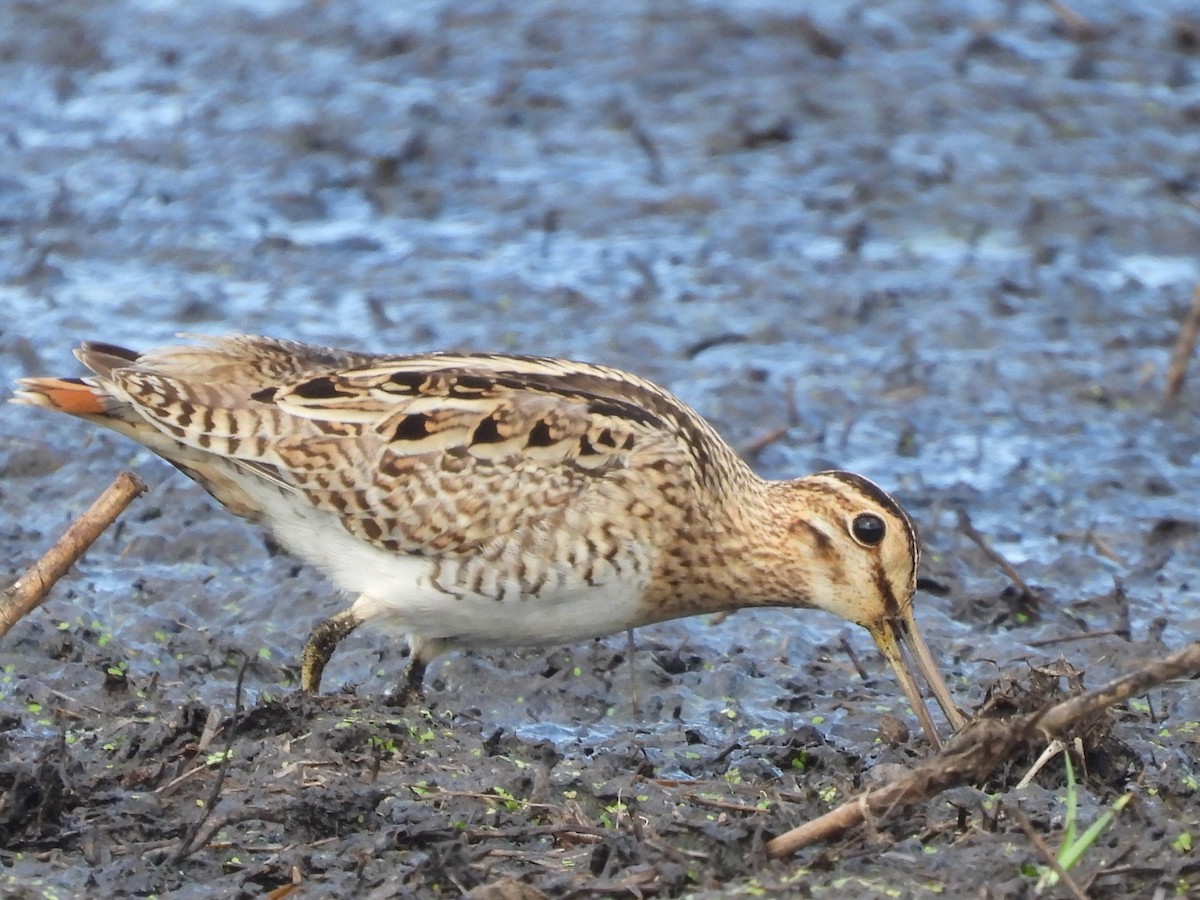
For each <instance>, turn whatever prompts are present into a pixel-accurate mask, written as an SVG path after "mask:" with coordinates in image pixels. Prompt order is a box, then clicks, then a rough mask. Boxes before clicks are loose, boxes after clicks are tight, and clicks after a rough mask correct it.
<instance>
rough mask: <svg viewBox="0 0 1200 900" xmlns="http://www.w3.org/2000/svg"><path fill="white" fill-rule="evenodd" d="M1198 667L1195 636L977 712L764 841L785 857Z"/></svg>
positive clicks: (979, 772) (971, 778)
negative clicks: (880, 775) (885, 777)
mask: <svg viewBox="0 0 1200 900" xmlns="http://www.w3.org/2000/svg"><path fill="white" fill-rule="evenodd" d="M1197 673H1200V641H1196V642H1195V643H1192V644H1188V645H1187V646H1186V647H1184V648H1183V649H1182V650H1180V651H1178V652H1176V653H1172V654H1171V655H1170V656H1166V657H1163V658H1162V659H1156V660H1152V661H1151V662H1149V663H1146V664H1145V665H1144V666H1142V667H1141V668H1138V669H1135V670H1134V671H1133V672H1130V673H1129V674H1128V675H1123V676H1122V677H1120V678H1117V679H1115V680H1114V681H1110V682H1109V683H1108V684H1106V685H1104V686H1103V687H1100V688H1097V689H1096V690H1094V691H1087V692H1085V693H1083V694H1079V695H1077V696H1075V697H1071V698H1070V699H1068V700H1064V701H1062V702H1061V703H1056V704H1054V705H1053V706H1050V707H1049V708H1047V709H1044V710H1042V711H1039V712H1036V713H1032V714H1029V715H1023V716H1014V717H1012V718H1011V719H1007V720H1004V721H1001V720H998V719H981V720H977V721H975V722H972V723H971V724H969V725H968V726H967V727H966V728H964V729H963V730H962V731H960V732H959V733H958V734H957V735H955V737H954V739H953V740H951V741H950V743H949V744H947V745H946V746H945V747H944V748H943V749H942V751H941V752H940V753H938V754H936V755H934V756H933V757H931V758H930V759H929V760H928V761H927V762H925V763H923V764H922V765H920V766H918V767H917V768H915V769H913V770H912V771H911V772H908V773H907V774H906V775H904V777H902V778H900V779H898V780H896V781H893V782H891V783H890V784H887V785H884V786H883V787H881V788H877V789H876V790H873V791H870V792H868V793H866V794H862V795H860V796H858V797H856V798H854V799H853V800H850V801H847V802H846V803H843V804H842V805H841V806H839V807H838V808H837V809H834V810H831V811H830V812H828V813H826V814H825V815H823V816H821V817H819V818H816V819H813V820H812V821H810V822H805V823H804V824H803V825H800V826H799V827H797V828H793V829H792V830H791V831H788V832H786V833H785V834H781V835H780V836H779V837H777V838H775V839H774V840H771V841H769V842H768V843H767V845H766V850H767V855H768V856H770V857H772V858H774V859H781V858H783V857H786V856H791V855H792V854H793V853H795V852H796V851H797V850H800V849H802V848H804V847H807V846H808V845H809V844H813V843H816V842H817V841H823V840H828V839H830V838H834V837H837V836H838V835H840V834H842V832H844V831H846V830H848V829H850V828H853V827H854V826H856V825H859V824H861V823H862V822H863V821H865V819H866V817H867V816H868V815H870V816H883V815H886V814H887V813H889V812H891V810H893V809H894V808H896V807H900V806H906V805H910V804H913V803H919V802H921V801H924V800H928V799H929V798H930V797H934V796H937V795H938V794H940V793H941V792H942V791H944V790H946V789H947V788H951V787H957V786H958V785H961V784H971V783H976V784H978V783H982V782H983V781H984V780H985V779H986V778H987V777H988V775H990V774H991V773H992V772H993V771H994V770H995V769H996V767H997V766H999V765H1000V764H1001V763H1002V762H1004V761H1005V760H1006V759H1008V758H1010V757H1011V756H1014V755H1015V754H1016V753H1018V752H1019V751H1020V750H1022V749H1024V748H1026V747H1028V746H1029V744H1030V743H1031V742H1033V741H1035V740H1037V739H1038V738H1039V737H1040V738H1042V739H1044V740H1053V739H1054V738H1055V737H1057V736H1058V735H1060V734H1062V733H1063V732H1065V731H1066V730H1067V729H1069V728H1070V727H1071V726H1073V725H1075V724H1076V723H1078V722H1080V721H1081V720H1083V719H1086V718H1089V717H1091V716H1094V715H1096V714H1097V713H1099V712H1101V711H1102V710H1105V709H1108V708H1109V707H1110V706H1115V705H1116V704H1118V703H1121V702H1123V701H1125V700H1128V699H1129V698H1130V697H1136V696H1137V695H1139V694H1144V693H1145V692H1146V691H1148V690H1150V689H1151V688H1155V687H1158V686H1159V685H1161V684H1163V683H1164V682H1167V681H1170V680H1171V679H1173V678H1180V677H1183V676H1185V675H1193V674H1197Z"/></svg>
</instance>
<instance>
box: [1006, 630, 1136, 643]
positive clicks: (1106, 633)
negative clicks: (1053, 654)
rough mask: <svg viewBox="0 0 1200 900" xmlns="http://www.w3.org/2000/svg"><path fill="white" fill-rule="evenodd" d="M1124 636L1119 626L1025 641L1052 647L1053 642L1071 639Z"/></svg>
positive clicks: (1066, 641)
mask: <svg viewBox="0 0 1200 900" xmlns="http://www.w3.org/2000/svg"><path fill="white" fill-rule="evenodd" d="M1114 634H1115V635H1118V636H1121V637H1124V634H1123V632H1122V631H1121V629H1119V628H1105V629H1104V630H1103V631H1085V632H1084V633H1083V634H1067V635H1064V636H1062V637H1052V638H1042V639H1041V640H1037V641H1027V642H1026V643H1028V644H1029V646H1030V647H1053V646H1054V645H1055V644H1070V643H1072V642H1073V641H1087V640H1091V639H1092V638H1098V637H1111V636H1112V635H1114Z"/></svg>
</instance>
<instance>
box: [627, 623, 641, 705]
mask: <svg viewBox="0 0 1200 900" xmlns="http://www.w3.org/2000/svg"><path fill="white" fill-rule="evenodd" d="M625 648H626V654H627V656H628V661H627V662H626V663H625V664H626V665H627V666H629V699H630V702H631V703H632V706H633V709H632V712H633V719H634V721H635V722H636V721H638V720H639V719H641V717H642V710H641V706H640V705H639V704H638V683H637V666H636V665H634V661H633V656H634V654H635V653H636V652H637V645H636V644H635V643H634V642H633V629H632V628H626V629H625Z"/></svg>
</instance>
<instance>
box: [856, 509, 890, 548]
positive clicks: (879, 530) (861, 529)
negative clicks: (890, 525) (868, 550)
mask: <svg viewBox="0 0 1200 900" xmlns="http://www.w3.org/2000/svg"><path fill="white" fill-rule="evenodd" d="M850 533H851V534H853V535H854V539H855V540H856V541H858V542H859V543H860V544H862V545H863V546H864V547H874V546H877V545H878V544H879V543H880V542H881V541H883V536H884V535H885V534H886V533H887V526H886V525H884V524H883V519H881V518H879V516H877V515H875V514H874V513H859V514H858V515H857V516H855V517H854V521H853V522H851V523H850Z"/></svg>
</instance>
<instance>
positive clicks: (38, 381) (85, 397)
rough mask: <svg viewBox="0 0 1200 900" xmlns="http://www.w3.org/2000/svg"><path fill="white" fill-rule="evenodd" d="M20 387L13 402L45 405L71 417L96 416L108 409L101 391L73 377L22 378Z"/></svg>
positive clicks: (14, 395) (19, 382)
mask: <svg viewBox="0 0 1200 900" xmlns="http://www.w3.org/2000/svg"><path fill="white" fill-rule="evenodd" d="M17 383H18V384H20V386H21V387H20V390H18V391H16V392H15V393H14V394H13V397H12V402H13V403H24V404H26V405H28V406H44V407H46V408H47V409H57V410H58V411H59V412H65V413H70V414H71V415H73V416H97V415H102V414H103V413H105V412H107V410H108V405H107V404H106V403H105V398H104V395H103V394H102V393H100V391H98V390H96V389H95V388H94V387H92V386H91V385H87V384H84V383H83V382H82V381H79V380H78V379H72V378H22V379H20V380H19V381H18V382H17Z"/></svg>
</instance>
